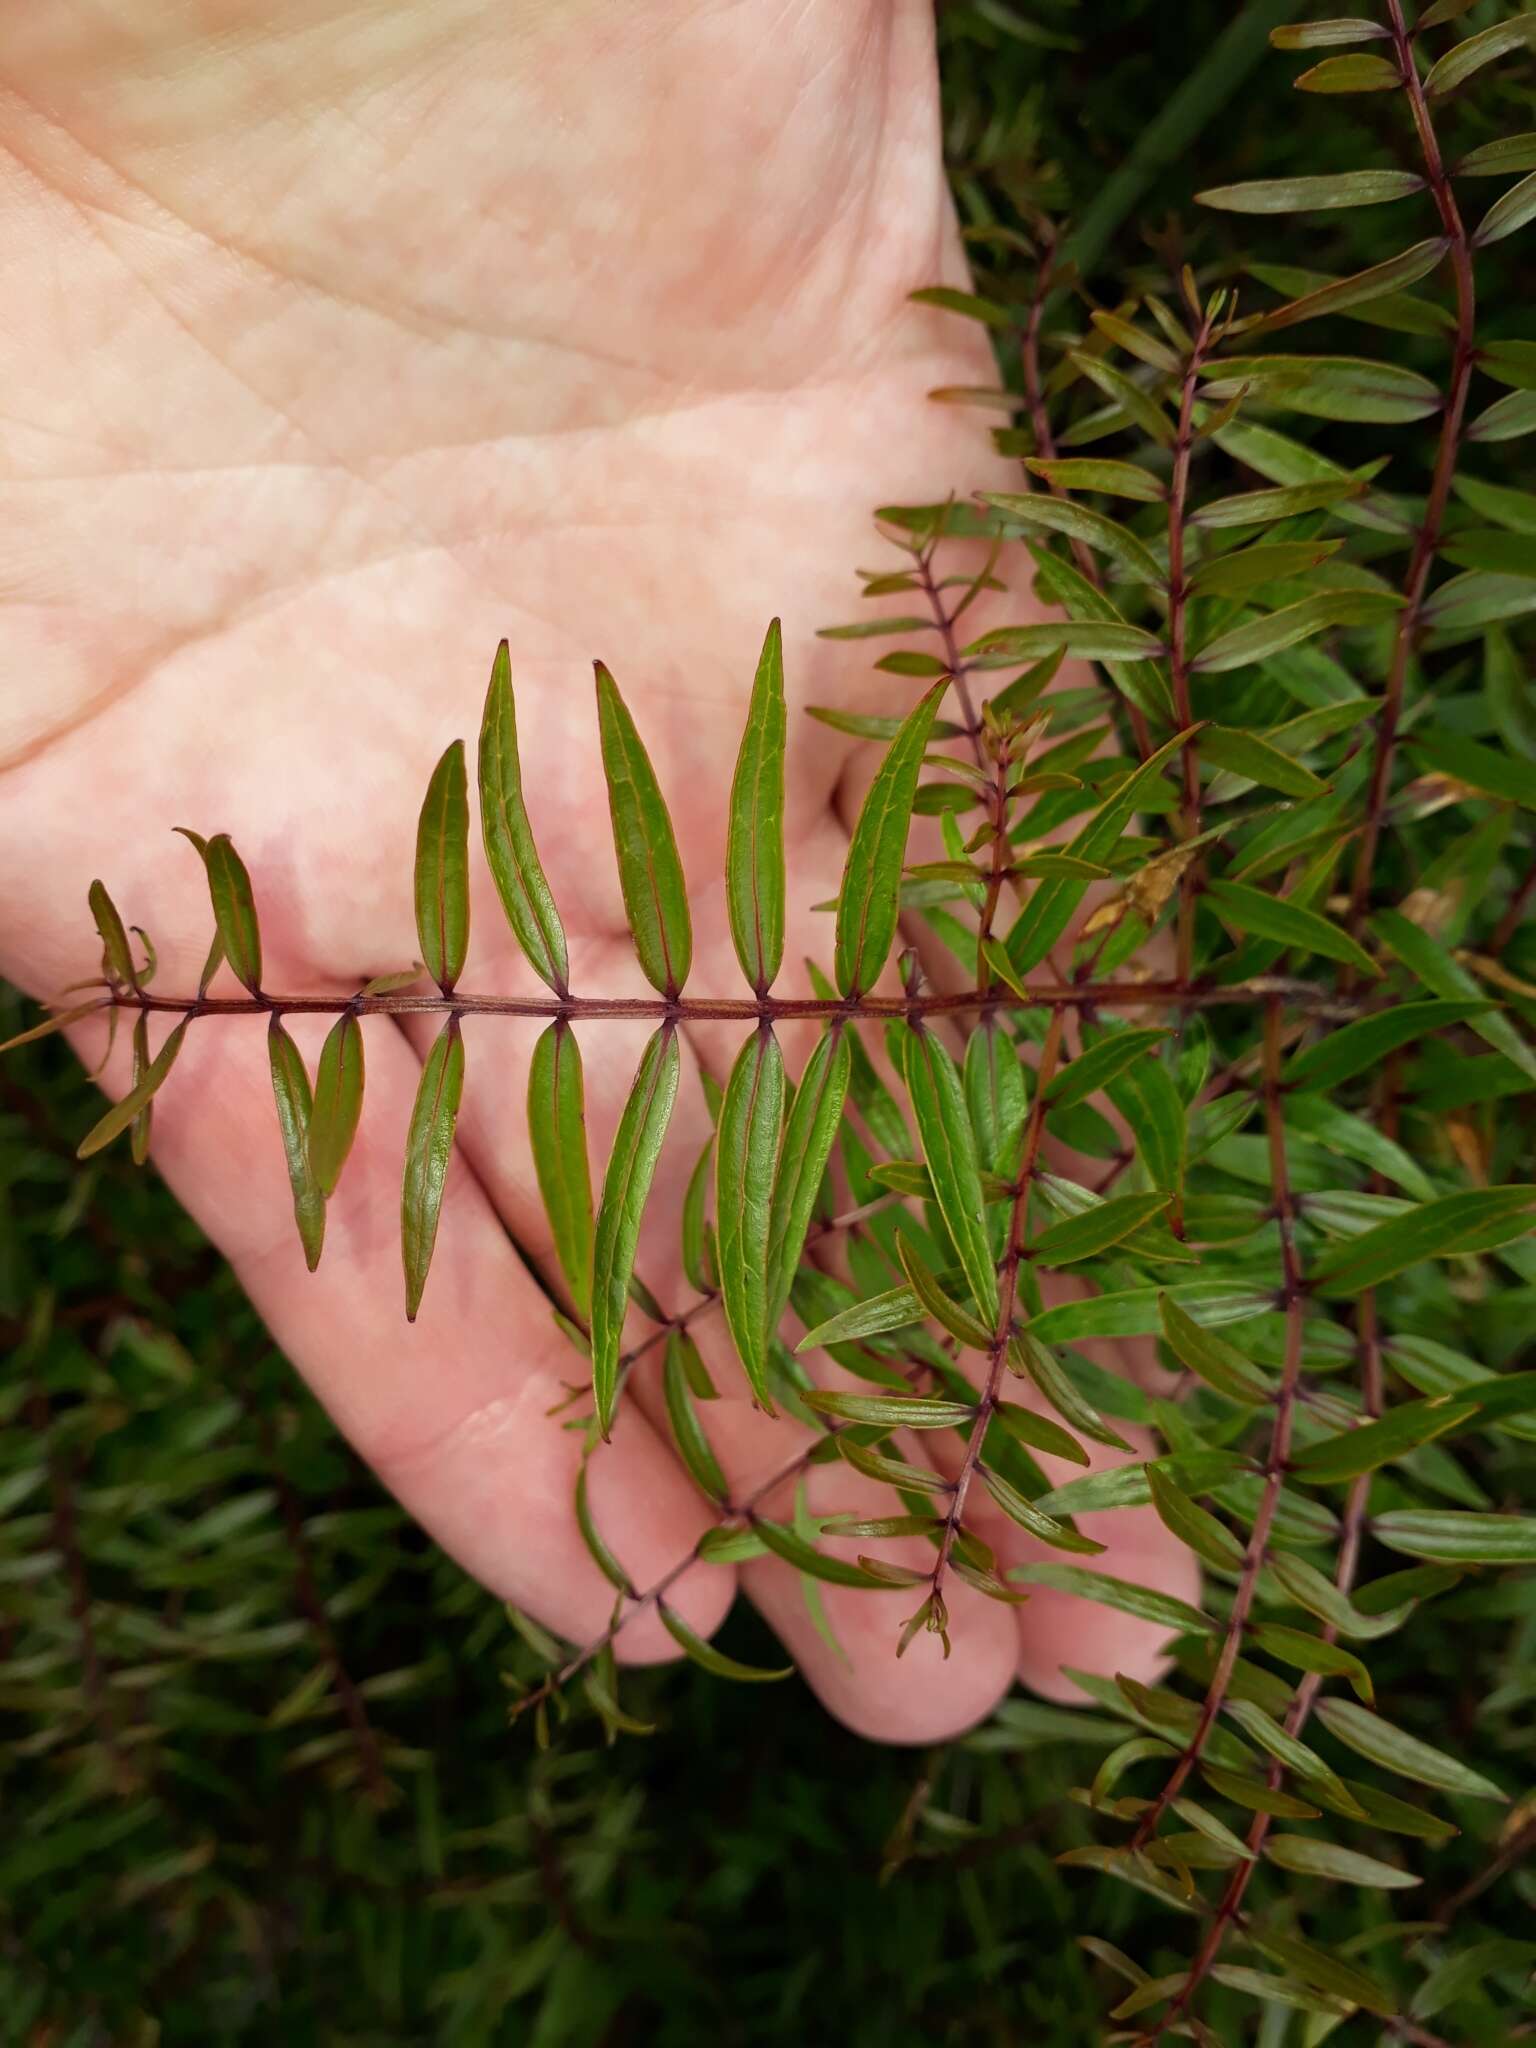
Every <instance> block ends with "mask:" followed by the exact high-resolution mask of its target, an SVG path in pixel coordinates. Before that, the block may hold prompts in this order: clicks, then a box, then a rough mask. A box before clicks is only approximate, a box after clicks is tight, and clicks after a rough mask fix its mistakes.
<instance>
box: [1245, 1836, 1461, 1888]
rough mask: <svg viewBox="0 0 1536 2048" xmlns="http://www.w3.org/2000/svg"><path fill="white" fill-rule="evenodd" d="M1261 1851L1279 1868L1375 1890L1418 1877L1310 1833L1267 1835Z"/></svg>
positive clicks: (1409, 1883) (1410, 1882) (1402, 1884)
mask: <svg viewBox="0 0 1536 2048" xmlns="http://www.w3.org/2000/svg"><path fill="white" fill-rule="evenodd" d="M1264 1854H1265V1855H1266V1856H1267V1857H1268V1858H1269V1860H1270V1862H1271V1863H1274V1864H1278V1866H1279V1867H1280V1869H1282V1870H1291V1871H1295V1872H1296V1873H1297V1875H1298V1876H1301V1877H1329V1878H1333V1879H1334V1880H1335V1881H1336V1882H1337V1883H1339V1884H1358V1885H1365V1886H1368V1887H1370V1888H1372V1889H1374V1890H1378V1891H1403V1890H1408V1889H1410V1888H1411V1887H1412V1886H1414V1885H1416V1884H1420V1883H1422V1881H1423V1880H1422V1879H1420V1878H1417V1877H1415V1876H1414V1874H1413V1872H1412V1871H1410V1870H1399V1869H1398V1867H1397V1866H1396V1864H1393V1863H1381V1862H1378V1861H1377V1859H1376V1858H1375V1857H1374V1856H1362V1855H1361V1854H1360V1852H1359V1851H1358V1850H1357V1849H1344V1848H1341V1847H1340V1846H1339V1844H1338V1843H1337V1842H1321V1841H1318V1840H1317V1839H1316V1838H1315V1837H1314V1836H1312V1835H1271V1836H1270V1837H1269V1839H1268V1841H1267V1842H1266V1843H1265V1844H1264Z"/></svg>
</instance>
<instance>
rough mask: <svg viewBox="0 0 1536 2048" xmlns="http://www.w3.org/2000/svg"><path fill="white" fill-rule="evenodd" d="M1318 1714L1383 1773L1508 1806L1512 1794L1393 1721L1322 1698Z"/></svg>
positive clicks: (1348, 1702) (1349, 1703)
mask: <svg viewBox="0 0 1536 2048" xmlns="http://www.w3.org/2000/svg"><path fill="white" fill-rule="evenodd" d="M1317 1713H1318V1717H1319V1719H1320V1720H1321V1721H1322V1723H1323V1726H1324V1727H1325V1728H1326V1729H1327V1730H1328V1732H1329V1734H1330V1735H1333V1736H1336V1737H1337V1738H1338V1740H1339V1741H1340V1742H1342V1743H1343V1744H1344V1746H1345V1747H1346V1749H1352V1750H1354V1752H1355V1754H1356V1755H1357V1756H1363V1757H1365V1758H1366V1759H1367V1760H1368V1761H1369V1762H1371V1763H1373V1764H1380V1765H1381V1767H1382V1769H1383V1770H1387V1771H1395V1772H1396V1773H1397V1774H1398V1776H1399V1777H1403V1778H1412V1779H1414V1780H1415V1781H1416V1782H1417V1783H1419V1784H1421V1785H1434V1786H1436V1787H1437V1788H1438V1789H1439V1790H1440V1791H1442V1792H1455V1793H1458V1794H1459V1795H1460V1796H1461V1797H1462V1798H1464V1799H1497V1800H1499V1801H1501V1802H1503V1803H1505V1804H1507V1803H1508V1799H1509V1795H1508V1793H1507V1792H1503V1791H1501V1790H1500V1788H1499V1787H1498V1786H1497V1785H1496V1784H1494V1782H1493V1780H1492V1779H1491V1778H1485V1777H1483V1776H1482V1775H1481V1773H1479V1772H1477V1771H1474V1770H1469V1769H1468V1767H1467V1766H1466V1765H1465V1764H1463V1763H1458V1762H1457V1760H1456V1758H1455V1757H1453V1756H1447V1755H1446V1754H1445V1752H1444V1750H1440V1749H1434V1748H1432V1747H1431V1745H1430V1744H1429V1743H1427V1742H1421V1741H1420V1740H1419V1739H1418V1737H1417V1736H1415V1735H1408V1734H1405V1733H1404V1731H1403V1730H1402V1729H1401V1728H1394V1727H1393V1725H1392V1723H1391V1722H1390V1721H1384V1720H1383V1719H1382V1717H1381V1716H1380V1715H1379V1714H1372V1713H1368V1712H1367V1711H1366V1709H1365V1708H1364V1707H1357V1706H1356V1705H1355V1704H1354V1702H1353V1701H1352V1700H1336V1699H1326V1698H1324V1699H1320V1700H1319V1701H1318V1702H1317Z"/></svg>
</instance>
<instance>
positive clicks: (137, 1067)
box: [128, 1010, 154, 1166]
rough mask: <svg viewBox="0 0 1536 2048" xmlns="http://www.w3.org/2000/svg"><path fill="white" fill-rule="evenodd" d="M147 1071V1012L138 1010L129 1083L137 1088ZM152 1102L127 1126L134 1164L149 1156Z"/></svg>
mask: <svg viewBox="0 0 1536 2048" xmlns="http://www.w3.org/2000/svg"><path fill="white" fill-rule="evenodd" d="M148 1072H149V1014H148V1012H147V1011H145V1010H140V1012H139V1014H138V1015H137V1016H136V1017H135V1018H134V1020H133V1077H132V1081H131V1083H130V1086H131V1087H132V1088H137V1087H138V1086H139V1084H140V1083H141V1082H142V1081H143V1079H144V1076H145V1075H146V1074H147V1073H148ZM153 1118H154V1104H153V1103H150V1102H146V1103H145V1105H144V1107H143V1108H142V1109H141V1110H140V1111H139V1113H138V1115H137V1116H136V1117H135V1118H134V1120H133V1122H132V1124H131V1125H130V1126H129V1132H128V1152H129V1157H130V1158H131V1159H132V1160H133V1163H134V1165H135V1166H142V1165H143V1164H144V1162H145V1161H146V1160H147V1159H148V1157H149V1137H150V1131H151V1129H152V1127H153Z"/></svg>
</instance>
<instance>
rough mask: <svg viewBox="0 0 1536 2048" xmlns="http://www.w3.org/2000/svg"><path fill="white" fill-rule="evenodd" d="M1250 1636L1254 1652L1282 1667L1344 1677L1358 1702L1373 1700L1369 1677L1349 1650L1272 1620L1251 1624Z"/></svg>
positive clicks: (1333, 1676) (1362, 1665) (1368, 1673)
mask: <svg viewBox="0 0 1536 2048" xmlns="http://www.w3.org/2000/svg"><path fill="white" fill-rule="evenodd" d="M1250 1634H1251V1636H1252V1639H1253V1642H1254V1644H1255V1646H1256V1647H1257V1648H1258V1649H1261V1650H1264V1651H1266V1652H1267V1653H1268V1654H1269V1655H1270V1656H1271V1657H1275V1658H1278V1659H1279V1661H1280V1662H1281V1663H1282V1664H1292V1665H1294V1666H1295V1667H1296V1669H1297V1670H1298V1671H1315V1672H1317V1673H1318V1674H1319V1675H1320V1676H1322V1677H1324V1678H1347V1679H1348V1680H1349V1682H1350V1684H1351V1685H1352V1686H1353V1687H1354V1689H1355V1691H1356V1692H1357V1693H1358V1694H1359V1695H1360V1697H1361V1699H1363V1700H1370V1699H1374V1698H1375V1692H1374V1690H1373V1688H1372V1685H1371V1674H1370V1672H1369V1671H1367V1670H1366V1668H1365V1666H1364V1664H1362V1663H1361V1661H1360V1659H1359V1658H1358V1657H1357V1656H1356V1655H1355V1654H1354V1652H1353V1651H1352V1650H1344V1649H1341V1648H1340V1647H1339V1645H1338V1644H1337V1643H1329V1642H1324V1640H1323V1639H1322V1637H1321V1636H1313V1635H1308V1634H1307V1632H1306V1631H1305V1630H1304V1629H1299V1628H1287V1627H1285V1626H1284V1625H1283V1624H1282V1623H1280V1622H1274V1621H1256V1622H1254V1623H1253V1624H1252V1626H1251V1630H1250Z"/></svg>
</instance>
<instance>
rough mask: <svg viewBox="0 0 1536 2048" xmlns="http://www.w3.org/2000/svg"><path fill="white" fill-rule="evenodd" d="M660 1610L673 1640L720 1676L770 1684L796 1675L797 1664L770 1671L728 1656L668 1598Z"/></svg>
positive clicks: (695, 1660)
mask: <svg viewBox="0 0 1536 2048" xmlns="http://www.w3.org/2000/svg"><path fill="white" fill-rule="evenodd" d="M656 1611H657V1613H658V1614H659V1615H660V1616H661V1622H662V1627H663V1628H665V1630H666V1631H667V1634H668V1635H669V1636H670V1637H671V1638H672V1640H673V1642H675V1643H678V1644H680V1645H681V1647H682V1648H683V1649H684V1650H685V1651H686V1652H687V1654H688V1655H689V1656H690V1657H691V1658H692V1659H693V1661H694V1663H695V1664H698V1665H701V1666H702V1667H703V1668H704V1670H706V1671H708V1672H712V1673H713V1675H714V1676H715V1677H716V1678H734V1679H739V1680H741V1681H743V1682H751V1683H753V1684H758V1685H766V1684H771V1683H772V1682H773V1681H774V1680H775V1679H778V1678H793V1677H794V1675H795V1667H794V1665H793V1664H786V1665H785V1666H784V1667H783V1669H782V1670H779V1671H769V1670H766V1669H765V1668H764V1667H763V1666H761V1665H758V1664H741V1663H738V1662H737V1660H736V1659H735V1658H734V1657H727V1656H726V1654H725V1652H724V1651H723V1650H717V1649H716V1648H715V1646H714V1644H713V1643H707V1642H706V1641H705V1640H704V1638H703V1637H702V1636H701V1635H696V1634H695V1633H694V1631H693V1630H692V1629H691V1628H690V1627H689V1626H688V1624H687V1622H686V1621H684V1619H683V1617H682V1616H681V1615H680V1614H679V1613H678V1612H677V1611H676V1609H675V1608H672V1607H669V1606H668V1605H667V1603H666V1601H665V1600H660V1601H658V1602H657V1604H656Z"/></svg>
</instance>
